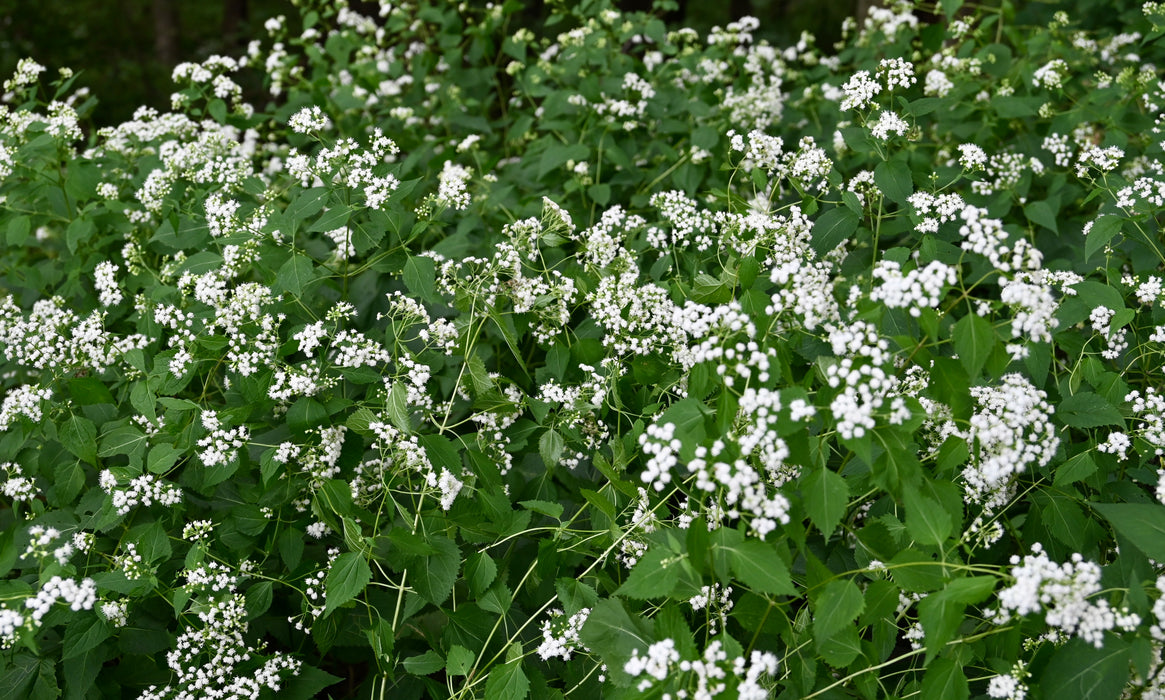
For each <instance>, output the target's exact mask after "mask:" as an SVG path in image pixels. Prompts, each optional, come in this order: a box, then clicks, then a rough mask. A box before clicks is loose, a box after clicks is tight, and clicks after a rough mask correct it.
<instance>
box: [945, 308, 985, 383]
mask: <svg viewBox="0 0 1165 700" xmlns="http://www.w3.org/2000/svg"><path fill="white" fill-rule="evenodd" d="M951 338H952V340H954V344H955V352H957V353H959V361H960V362H962V363H963V367H964V368H965V369H966V370H967V377H968V378H970V379H971V380H972V381H974V379H975V378H976V377H978V376H979V370H981V369H983V364H984V363H985V362H987V357H988V356H989V355H990V354H991V350H992V349H993V348H994V347H995V330H994V329H992V328H991V323H990V322H988V321H987V320H986V319H984V318H981V317H979V316H976V315H974V314H967V315H966V316H963V317H962V318H961V319H959V322H958V323H956V324H955V326H954V329H953V330H952V332H951Z"/></svg>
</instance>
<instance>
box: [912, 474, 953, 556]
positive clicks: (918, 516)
mask: <svg viewBox="0 0 1165 700" xmlns="http://www.w3.org/2000/svg"><path fill="white" fill-rule="evenodd" d="M903 501H905V504H906V530H907V532H909V533H910V536H911V537H913V538H914V540H915V541H916V542H920V543H922V544H930V545H938V546H941V545H942V544H943V543H944V542H946V541H947V538H948V537H950V536H951V530H953V529H954V522H953V521H952V519H951V514H950V513H949V512H947V511H946V510H945V509H944V508H943V507H942V505H941V504H939V502H938V501H936V500H934V499H933V498H930V497H929V496H924V495H923V494H921V493H919V492H918V490H917V489H912V488H911V489H906V490H905V492H904V493H903Z"/></svg>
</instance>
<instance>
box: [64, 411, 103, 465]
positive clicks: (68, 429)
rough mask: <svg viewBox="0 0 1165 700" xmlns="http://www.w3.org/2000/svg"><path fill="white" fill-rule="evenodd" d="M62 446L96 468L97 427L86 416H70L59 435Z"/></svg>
mask: <svg viewBox="0 0 1165 700" xmlns="http://www.w3.org/2000/svg"><path fill="white" fill-rule="evenodd" d="M57 434H58V435H59V436H60V438H61V444H62V445H64V446H65V449H67V450H68V451H69V452H72V453H73V454H74V455H76V456H77V457H78V458H80V459H82V460H84V461H86V462H88V463H89V464H92V465H94V466H96V464H97V427H96V426H94V425H93V421H91V420H89V419H88V418H86V417H84V416H78V415H76V414H69V416H68V417H67V418H65V422H64V423H63V424H62V425H61V428H60V430H59V431H58V433H57Z"/></svg>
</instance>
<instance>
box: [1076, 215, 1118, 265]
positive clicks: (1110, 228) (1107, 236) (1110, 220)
mask: <svg viewBox="0 0 1165 700" xmlns="http://www.w3.org/2000/svg"><path fill="white" fill-rule="evenodd" d="M1123 223H1124V219H1122V218H1121V217H1119V216H1114V215H1112V214H1108V215H1106V216H1098V217H1097V218H1096V221H1095V223H1093V224H1092V228H1091V229H1090V230H1089V231H1088V235H1086V236H1085V237H1084V260H1085V261H1086V262H1087V261H1088V259H1089V258H1091V257H1092V254H1093V253H1095V252H1096V251H1098V250H1104V247H1105V246H1106V245H1108V242H1109V241H1111V240H1112V239H1113V236H1115V235H1116V234H1118V233H1120V230H1121V224H1123Z"/></svg>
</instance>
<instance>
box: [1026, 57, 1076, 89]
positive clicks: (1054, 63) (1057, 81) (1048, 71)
mask: <svg viewBox="0 0 1165 700" xmlns="http://www.w3.org/2000/svg"><path fill="white" fill-rule="evenodd" d="M1066 77H1068V64H1067V63H1065V62H1064V59H1062V58H1054V59H1052V60H1051V61H1048V62H1047V63H1045V64H1044V65H1042V66H1040V67H1039V68H1037V69H1036V72H1035V73H1034V74H1032V85H1034V86H1035V87H1043V88H1048V89H1050V90H1058V89H1060V88H1062V87H1063V86H1064V78H1066Z"/></svg>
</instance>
